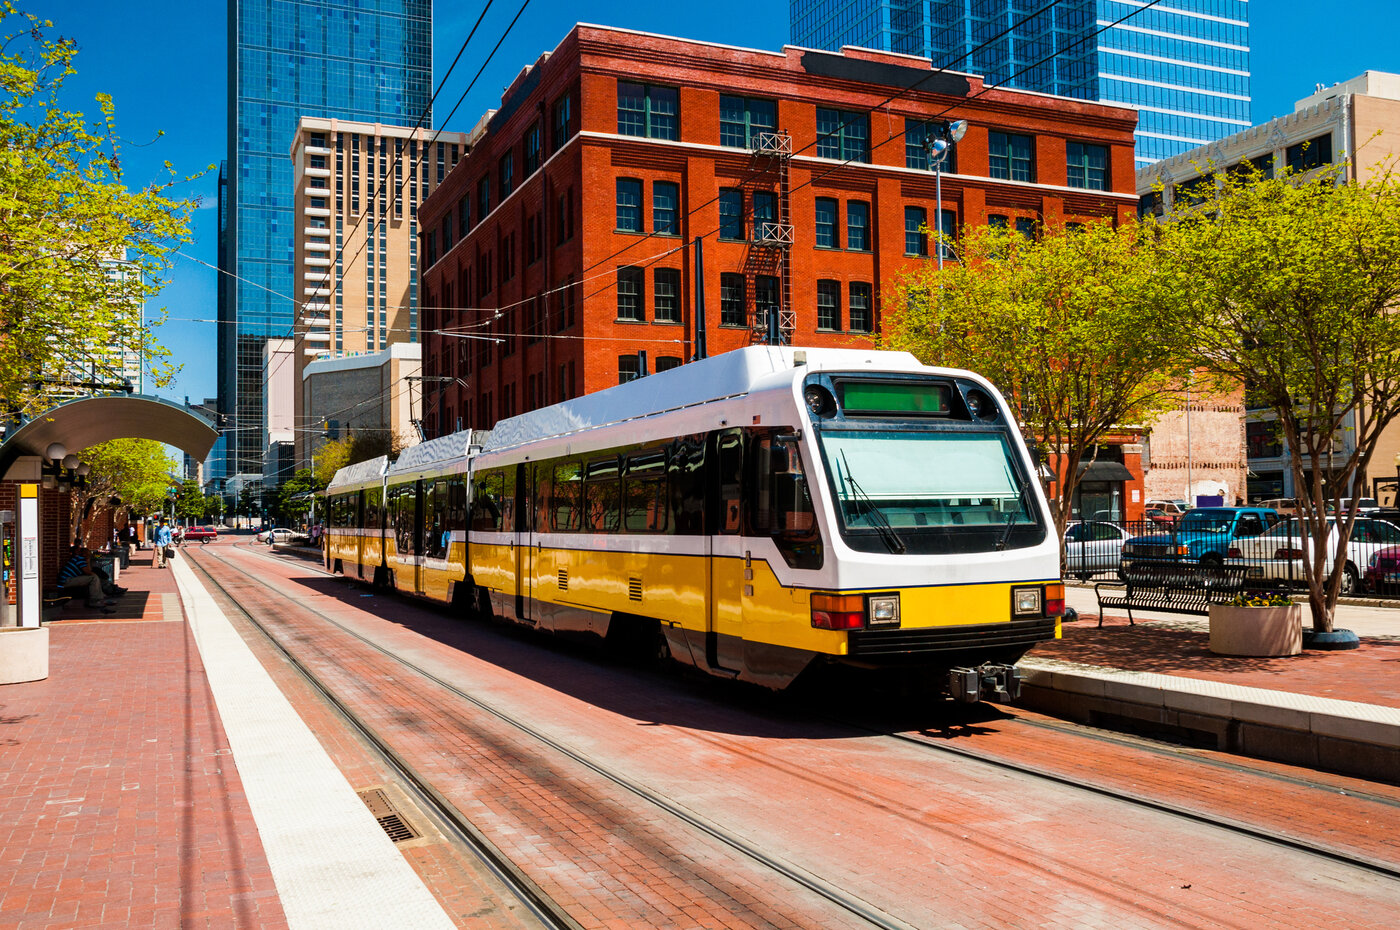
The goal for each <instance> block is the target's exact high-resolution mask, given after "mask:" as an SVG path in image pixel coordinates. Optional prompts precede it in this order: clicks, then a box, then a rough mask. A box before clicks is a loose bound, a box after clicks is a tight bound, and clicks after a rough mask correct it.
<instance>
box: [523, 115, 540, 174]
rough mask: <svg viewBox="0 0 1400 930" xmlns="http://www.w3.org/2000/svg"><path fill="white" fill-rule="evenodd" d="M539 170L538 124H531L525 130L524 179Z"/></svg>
mask: <svg viewBox="0 0 1400 930" xmlns="http://www.w3.org/2000/svg"><path fill="white" fill-rule="evenodd" d="M539 170H540V124H539V123H538V122H536V123H533V124H531V126H530V128H529V129H527V130H525V177H527V178H528V177H529V176H530V175H532V174H534V173H535V172H536V171H539Z"/></svg>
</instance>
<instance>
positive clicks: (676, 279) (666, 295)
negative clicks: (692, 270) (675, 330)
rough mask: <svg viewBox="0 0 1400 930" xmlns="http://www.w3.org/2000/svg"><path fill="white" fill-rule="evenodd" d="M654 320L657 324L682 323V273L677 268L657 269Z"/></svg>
mask: <svg viewBox="0 0 1400 930" xmlns="http://www.w3.org/2000/svg"><path fill="white" fill-rule="evenodd" d="M652 301H653V306H652V320H653V321H655V322H657V323H679V322H680V321H681V273H680V271H679V270H677V269H675V268H658V269H656V274H655V278H654V281H653V294H652Z"/></svg>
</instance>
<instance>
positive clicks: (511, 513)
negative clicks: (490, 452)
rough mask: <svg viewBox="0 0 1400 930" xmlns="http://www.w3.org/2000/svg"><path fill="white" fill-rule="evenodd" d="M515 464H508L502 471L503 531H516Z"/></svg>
mask: <svg viewBox="0 0 1400 930" xmlns="http://www.w3.org/2000/svg"><path fill="white" fill-rule="evenodd" d="M516 506H517V504H516V500H515V466H514V465H507V466H506V468H505V470H504V471H503V472H502V473H501V532H502V533H514V532H515V517H516V513H515V508H516Z"/></svg>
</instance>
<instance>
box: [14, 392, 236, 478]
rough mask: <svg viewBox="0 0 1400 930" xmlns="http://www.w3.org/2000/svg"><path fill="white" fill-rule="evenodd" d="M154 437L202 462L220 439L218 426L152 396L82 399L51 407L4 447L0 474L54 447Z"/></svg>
mask: <svg viewBox="0 0 1400 930" xmlns="http://www.w3.org/2000/svg"><path fill="white" fill-rule="evenodd" d="M127 438H136V439H154V440H155V441H157V442H163V443H165V444H167V445H171V446H175V447H176V448H177V449H180V450H181V451H183V452H186V453H188V454H189V455H190V456H192V457H194V458H195V459H199V460H203V459H204V458H205V457H206V456H207V455H208V454H209V450H210V449H212V448H213V447H214V442H215V441H216V440H217V439H218V438H219V433H218V430H216V429H215V428H214V424H213V423H212V422H210V421H209V420H208V419H206V418H205V417H204V416H202V415H200V414H198V413H195V412H194V411H192V410H190V409H189V408H188V407H186V406H184V405H183V404H178V403H175V402H174V401H169V400H165V399H164V398H161V397H152V396H150V395H144V394H137V395H131V396H128V395H120V396H111V397H81V398H78V399H77V400H71V401H68V402H67V403H63V404H59V405H58V406H56V407H50V408H49V409H48V410H45V411H44V412H43V413H41V414H39V415H38V416H36V417H34V419H32V420H30V421H29V422H28V423H26V424H24V425H23V426H21V427H20V428H19V429H18V430H16V431H15V432H14V433H13V434H12V435H10V436H9V437H7V438H6V439H5V442H4V444H3V445H0V476H6V475H8V473H9V471H10V469H11V468H12V467H13V466H14V464H15V462H16V461H18V460H19V459H20V458H21V457H23V456H26V455H38V456H42V455H43V454H44V450H45V449H47V448H48V447H49V445H50V443H54V442H60V443H62V444H63V445H64V446H65V447H67V448H68V449H69V450H70V451H72V452H77V451H79V450H82V449H86V448H87V447H88V446H92V445H96V444H97V443H99V442H106V441H107V440H109V439H127Z"/></svg>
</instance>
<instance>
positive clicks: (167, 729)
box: [0, 552, 286, 930]
mask: <svg viewBox="0 0 1400 930" xmlns="http://www.w3.org/2000/svg"><path fill="white" fill-rule="evenodd" d="M119 584H122V585H123V586H125V587H127V588H128V589H129V591H128V593H127V594H126V595H125V596H124V597H122V598H121V599H120V601H119V603H118V605H117V611H116V612H115V613H113V614H100V613H97V612H95V611H91V610H86V609H84V608H82V607H81V606H78V607H72V608H67V609H65V610H63V611H62V612H61V617H62V619H61V620H59V621H58V622H56V623H53V624H51V625H50V628H49V636H50V649H49V664H50V674H49V677H48V678H47V679H46V680H44V681H37V682H26V683H22V684H14V685H6V686H4V687H0V753H3V755H0V870H2V871H3V878H0V926H3V927H13V928H17V930H29V928H41V927H43V928H48V927H53V928H57V927H181V928H187V927H206V926H207V927H259V928H263V927H284V926H286V919H285V917H284V916H283V913H282V907H281V904H280V902H279V900H278V898H277V892H276V889H275V888H274V885H273V881H272V873H271V871H270V870H269V868H268V864H267V860H266V857H265V855H264V853H263V849H262V844H261V842H260V840H259V838H258V832H257V828H256V826H255V825H254V823H253V818H252V814H251V812H250V811H249V808H248V804H247V800H246V798H245V796H244V794H243V788H242V783H241V781H240V780H239V777H238V773H237V771H236V769H235V768H234V765H233V762H232V756H231V755H229V750H228V741H227V739H226V738H225V736H224V732H223V727H222V726H221V724H220V722H219V718H218V714H217V712H216V710H215V707H214V704H213V700H212V698H211V695H210V693H209V689H208V686H207V683H206V681H205V677H204V669H203V665H202V663H201V662H200V658H199V653H198V650H197V648H196V646H195V644H194V641H193V640H192V639H191V637H190V635H189V629H188V627H187V626H186V625H185V623H184V622H183V619H182V617H181V615H180V614H179V613H173V614H172V616H173V617H174V618H175V619H174V620H173V621H167V620H166V619H165V617H166V607H167V605H168V604H171V603H173V604H174V605H175V606H178V601H175V600H173V599H175V598H177V595H176V594H175V584H174V579H173V577H172V573H170V572H167V571H157V570H155V569H153V568H151V567H150V553H149V552H145V553H137V554H136V557H135V558H134V559H133V561H132V566H131V568H130V569H129V570H127V571H124V572H122V574H121V577H120V579H119Z"/></svg>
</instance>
